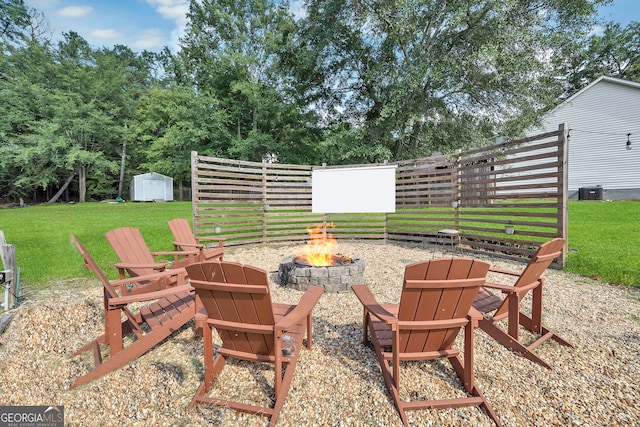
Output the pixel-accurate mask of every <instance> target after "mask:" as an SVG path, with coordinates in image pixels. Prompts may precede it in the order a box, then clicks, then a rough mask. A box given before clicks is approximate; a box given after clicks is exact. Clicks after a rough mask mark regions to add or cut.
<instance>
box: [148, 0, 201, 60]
mask: <svg viewBox="0 0 640 427" xmlns="http://www.w3.org/2000/svg"><path fill="white" fill-rule="evenodd" d="M146 2H147V3H148V4H149V5H150V6H151V7H153V8H154V9H155V10H156V12H158V13H159V14H160V16H162V17H163V18H165V19H172V20H174V21H175V23H176V27H175V28H174V29H173V30H172V31H171V40H170V43H169V46H168V47H169V49H171V50H174V51H175V50H177V49H178V48H179V44H180V37H182V36H183V35H184V29H185V27H186V25H187V13H188V12H189V1H188V0H146ZM150 40H153V37H151V38H150V39H149V41H150ZM140 42H141V43H143V41H142V40H140ZM164 46H166V42H164V43H163V44H161V45H159V46H157V47H164ZM138 47H140V48H145V47H146V48H149V47H151V46H142V45H141V46H138ZM153 47H156V46H153Z"/></svg>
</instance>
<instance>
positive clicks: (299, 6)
mask: <svg viewBox="0 0 640 427" xmlns="http://www.w3.org/2000/svg"><path fill="white" fill-rule="evenodd" d="M289 12H291V13H292V14H293V17H294V18H295V19H302V18H306V16H307V8H306V7H304V1H303V0H295V1H292V2H291V3H289Z"/></svg>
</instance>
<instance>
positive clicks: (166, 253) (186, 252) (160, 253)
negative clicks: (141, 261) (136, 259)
mask: <svg viewBox="0 0 640 427" xmlns="http://www.w3.org/2000/svg"><path fill="white" fill-rule="evenodd" d="M199 253H200V251H195V250H194V251H161V252H151V255H153V256H154V257H157V256H160V255H178V256H180V255H183V256H188V255H198V254H199Z"/></svg>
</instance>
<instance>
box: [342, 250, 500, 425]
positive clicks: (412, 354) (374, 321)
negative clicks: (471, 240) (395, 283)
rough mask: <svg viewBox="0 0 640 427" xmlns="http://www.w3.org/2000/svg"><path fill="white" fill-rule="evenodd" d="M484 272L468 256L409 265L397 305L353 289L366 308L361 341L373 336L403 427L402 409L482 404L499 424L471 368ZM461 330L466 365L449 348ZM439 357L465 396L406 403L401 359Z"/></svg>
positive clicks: (481, 265) (357, 287)
mask: <svg viewBox="0 0 640 427" xmlns="http://www.w3.org/2000/svg"><path fill="white" fill-rule="evenodd" d="M488 269H489V264H488V263H486V262H483V261H477V260H472V259H467V258H446V259H445V258H442V259H436V260H431V261H424V262H419V263H415V264H411V265H408V266H407V267H406V269H405V274H404V283H403V287H402V295H401V297H400V304H385V305H380V304H378V303H377V302H376V299H375V297H374V295H373V294H372V292H371V291H370V290H369V288H368V287H366V286H365V285H353V286H352V289H353V291H354V292H355V294H356V296H357V297H358V299H359V300H360V302H361V303H362V305H363V306H364V320H363V341H364V343H365V345H366V344H367V343H368V340H369V337H370V338H371V341H372V343H373V347H374V349H375V352H376V356H377V358H378V362H379V363H380V368H381V370H382V376H383V378H384V381H385V383H386V385H387V389H388V390H389V392H390V393H391V396H392V398H393V401H394V403H395V406H396V408H397V410H398V413H399V414H400V418H401V419H402V422H403V423H404V425H405V426H406V425H408V419H407V415H406V413H405V411H409V410H419V409H431V408H455V407H461V406H480V407H482V408H483V409H484V410H485V411H486V413H487V414H488V415H489V417H491V419H492V420H493V421H494V422H495V423H496V425H498V426H500V425H501V423H500V421H499V420H498V417H497V416H496V414H495V413H494V412H493V409H492V408H491V406H489V403H488V402H487V400H486V399H485V397H484V395H483V394H482V392H481V391H480V389H479V388H478V387H477V386H476V384H475V379H474V368H473V331H474V329H475V327H476V326H477V322H478V320H479V319H481V318H482V316H481V315H480V313H477V312H476V311H475V310H473V308H472V307H471V304H472V303H473V300H474V299H475V297H476V295H477V293H478V290H479V289H480V286H482V285H483V284H484V281H485V276H486V274H487V271H488ZM462 327H464V330H465V334H464V361H462V360H461V358H460V355H459V354H460V351H459V350H458V349H456V348H455V347H454V346H453V344H454V340H455V339H456V337H457V335H458V333H459V332H460V329H461V328H462ZM439 358H447V359H448V360H449V362H450V363H451V365H452V367H453V370H454V371H455V373H456V375H457V376H458V378H459V379H460V380H461V381H462V384H463V386H464V389H465V390H466V392H467V394H468V396H467V397H464V398H451V399H432V400H411V401H408V400H407V396H403V395H401V392H400V385H401V381H400V373H401V362H402V361H408V360H431V359H439ZM425 391H428V389H427V390H425Z"/></svg>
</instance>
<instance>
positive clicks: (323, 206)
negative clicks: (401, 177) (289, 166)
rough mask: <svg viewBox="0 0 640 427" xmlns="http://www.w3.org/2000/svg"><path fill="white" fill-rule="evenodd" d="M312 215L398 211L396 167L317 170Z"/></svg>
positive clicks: (314, 177)
mask: <svg viewBox="0 0 640 427" xmlns="http://www.w3.org/2000/svg"><path fill="white" fill-rule="evenodd" d="M311 178H312V181H311V183H312V184H311V193H312V197H311V200H312V203H311V211H312V212H313V213H374V212H395V211H396V165H389V166H363V167H351V168H332V169H314V170H313V171H312V175H311Z"/></svg>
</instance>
